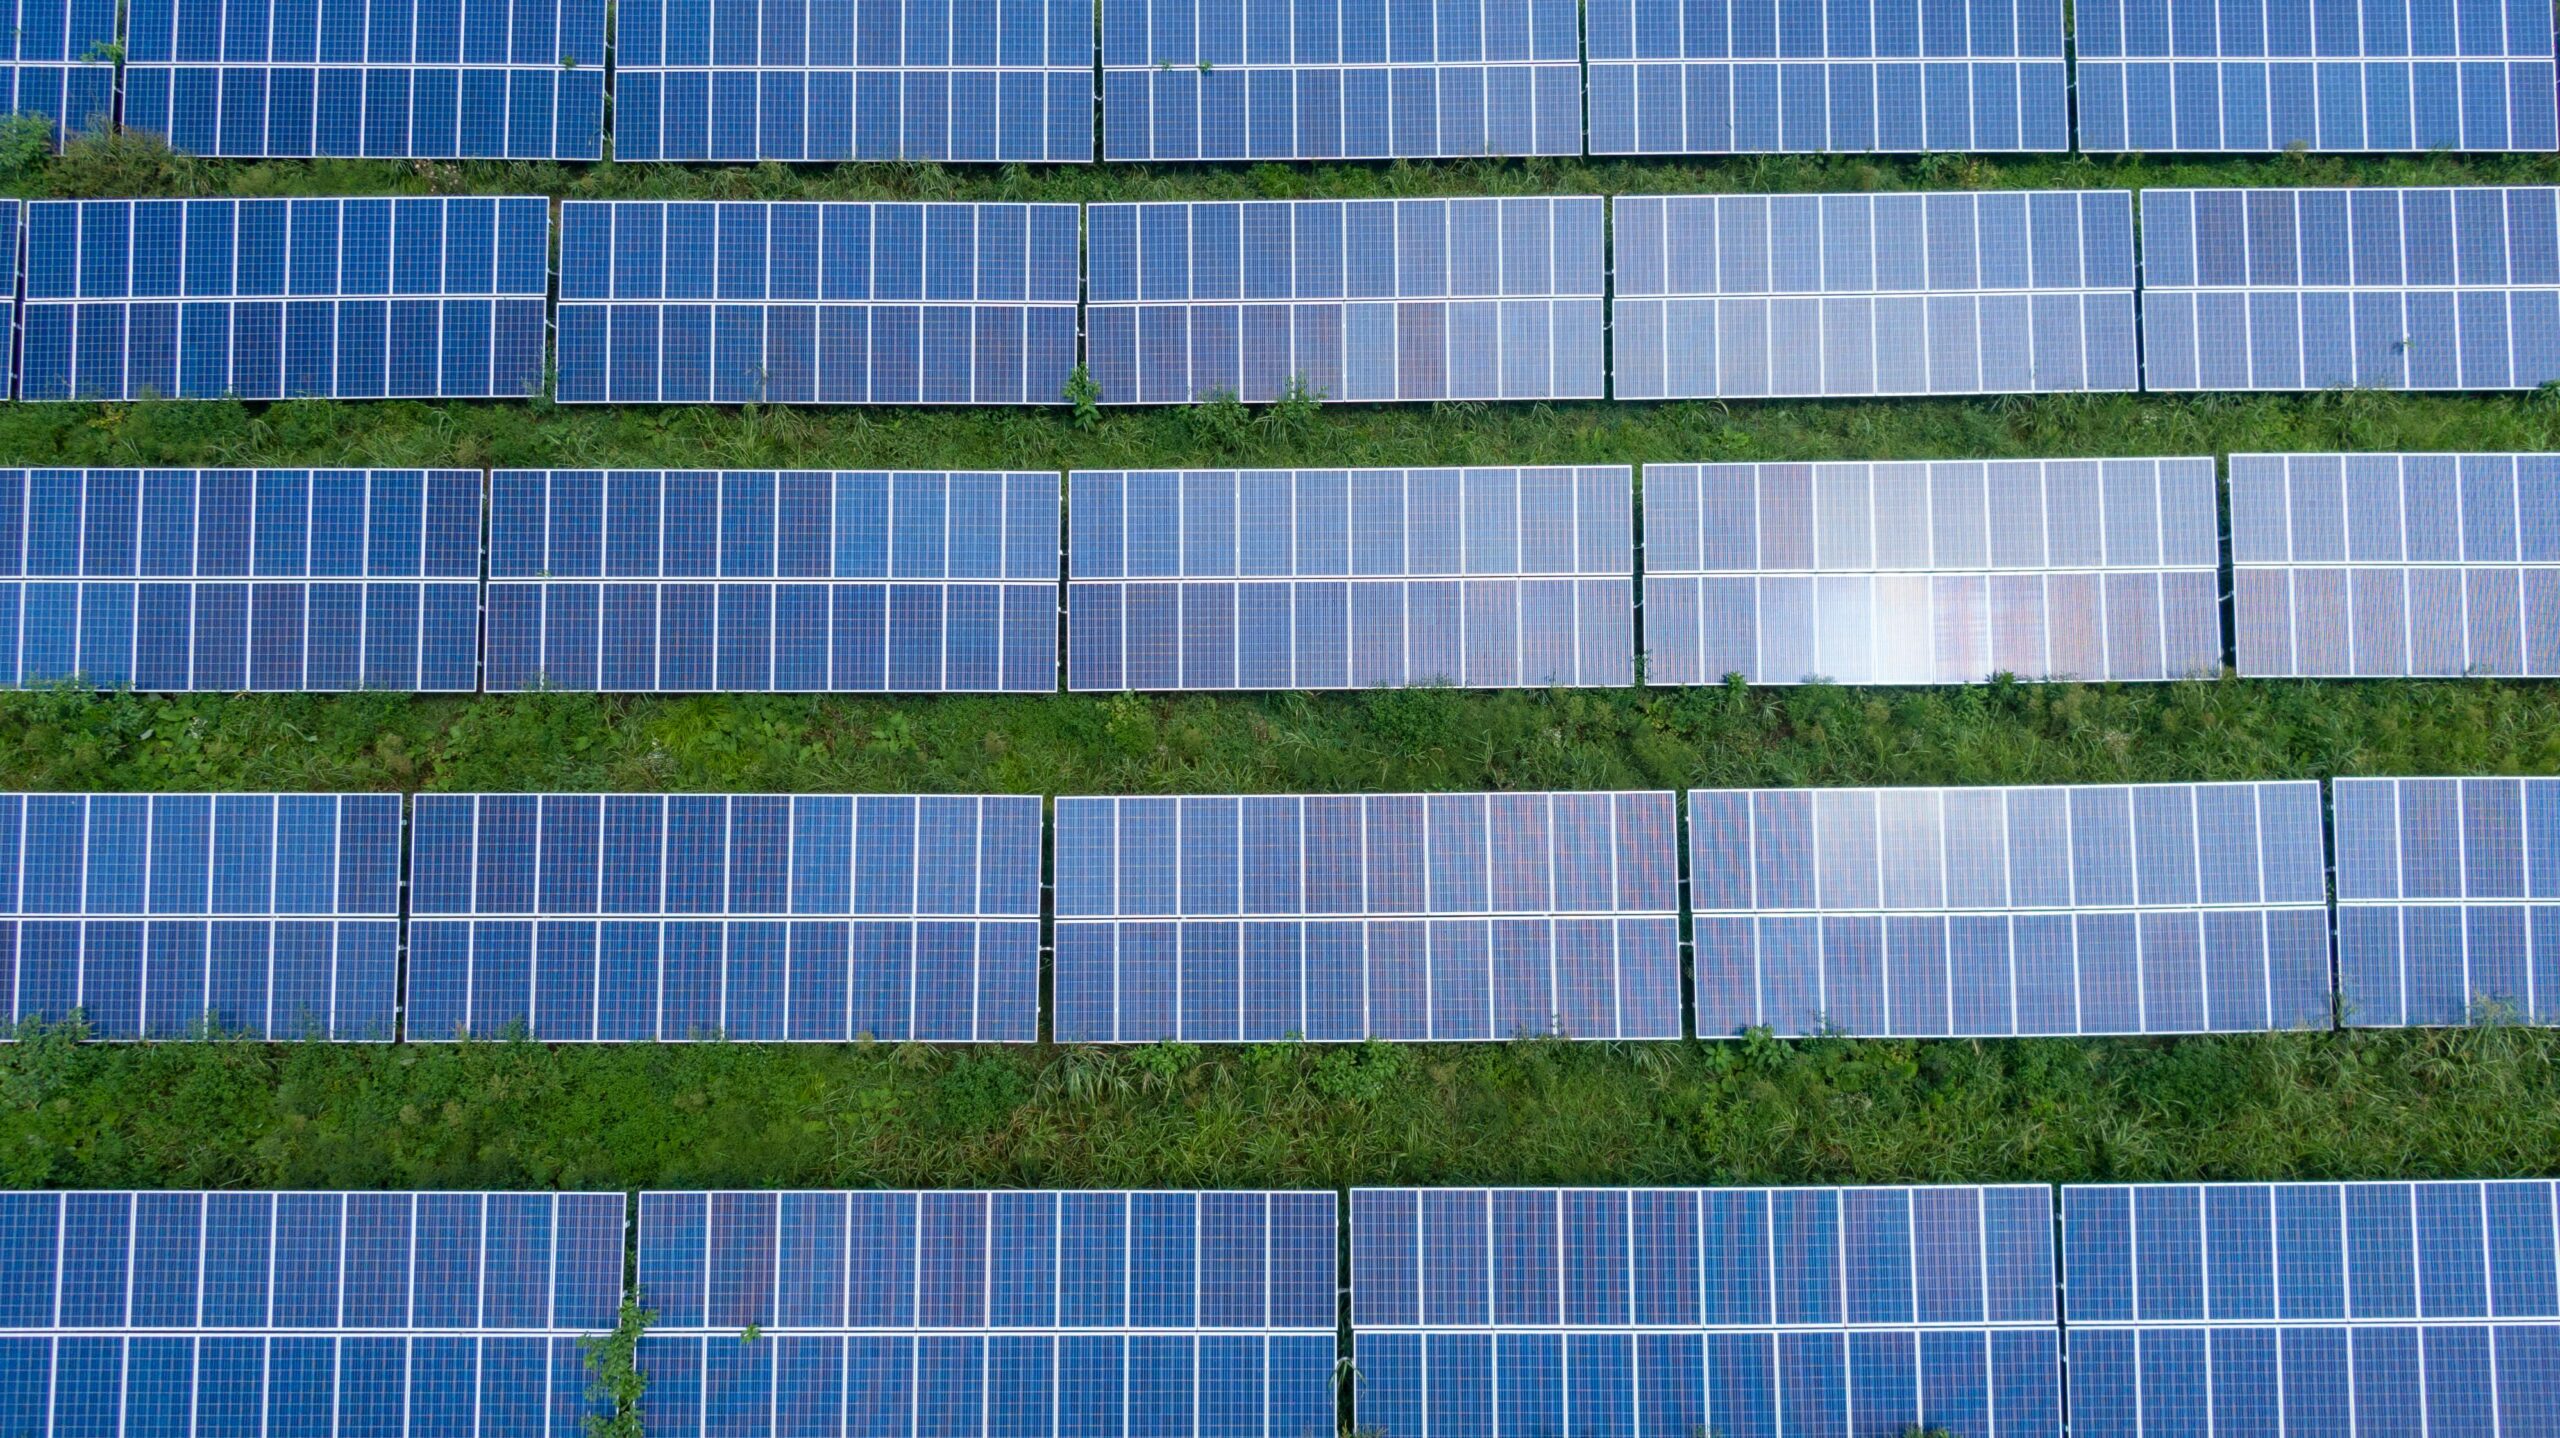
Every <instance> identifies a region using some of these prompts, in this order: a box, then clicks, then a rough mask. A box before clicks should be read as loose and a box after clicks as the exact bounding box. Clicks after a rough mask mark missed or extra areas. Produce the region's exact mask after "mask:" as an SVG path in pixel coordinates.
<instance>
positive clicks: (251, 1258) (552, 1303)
mask: <svg viewBox="0 0 2560 1438" xmlns="http://www.w3.org/2000/svg"><path fill="white" fill-rule="evenodd" d="M622 1215H623V1198H622V1195H621V1194H618V1193H562V1194H549V1193H260V1192H223V1193H95V1192H85V1193H25V1192H21V1193H6V1194H0V1430H5V1431H7V1432H10V1433H17V1434H39V1433H47V1434H50V1433H59V1434H74V1433H101V1434H103V1433H118V1434H122V1433H132V1434H141V1433H201V1434H215V1433H274V1434H286V1433H296V1434H311V1435H331V1434H342V1433H343V1434H348V1435H354V1434H401V1433H414V1434H419V1435H425V1434H430V1433H437V1434H453V1435H485V1438H577V1435H578V1434H580V1433H581V1432H582V1431H583V1425H584V1424H585V1423H586V1421H587V1420H588V1419H589V1418H590V1417H592V1416H597V1415H599V1414H601V1413H602V1412H604V1411H605V1410H603V1409H602V1408H601V1407H600V1406H599V1405H598V1404H597V1403H596V1402H594V1400H593V1399H591V1398H590V1396H589V1394H588V1386H589V1384H590V1382H591V1381H592V1379H591V1377H590V1375H589V1374H588V1372H587V1369H586V1365H585V1362H584V1358H583V1355H581V1353H580V1352H579V1348H578V1344H579V1341H580V1338H581V1336H583V1335H592V1334H601V1333H605V1332H609V1331H611V1329H612V1328H613V1325H614V1312H615V1309H616V1308H617V1307H618V1306H619V1304H620V1303H621V1299H622V1237H623V1220H622Z"/></svg>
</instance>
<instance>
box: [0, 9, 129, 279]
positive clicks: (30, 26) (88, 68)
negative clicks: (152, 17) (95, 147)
mask: <svg viewBox="0 0 2560 1438" xmlns="http://www.w3.org/2000/svg"><path fill="white" fill-rule="evenodd" d="M7 14H8V18H9V26H8V30H7V32H6V33H5V34H0V115H41V116H43V117H44V118H45V119H46V120H47V121H49V122H51V124H52V126H53V147H54V148H55V149H56V150H59V149H61V148H62V145H63V142H64V141H66V140H68V139H70V138H71V137H72V136H74V135H89V134H97V133H101V132H103V131H105V130H106V129H107V128H108V127H109V126H110V125H112V124H114V122H115V118H116V61H115V44H116V5H115V0H67V3H65V0H54V3H45V4H30V3H28V0H18V3H17V4H15V5H13V6H11V7H9V10H8V12H7ZM0 208H6V209H8V210H11V211H14V210H16V209H17V208H18V207H17V206H16V205H15V204H11V205H7V206H5V207H0ZM13 219H14V217H13ZM12 229H13V231H14V224H13V226H12ZM11 239H12V243H11V244H10V246H9V248H10V249H11V250H13V251H14V250H15V248H16V245H15V243H14V240H15V236H14V233H13V234H12V237H11ZM12 258H13V261H14V256H13V257H12Z"/></svg>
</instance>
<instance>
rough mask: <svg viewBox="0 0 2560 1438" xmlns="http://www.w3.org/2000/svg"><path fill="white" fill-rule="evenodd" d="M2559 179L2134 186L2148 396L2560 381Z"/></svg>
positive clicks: (2532, 384)
mask: <svg viewBox="0 0 2560 1438" xmlns="http://www.w3.org/2000/svg"><path fill="white" fill-rule="evenodd" d="M2555 196H2560V190H2553V189H2548V188H2527V187H2517V188H2513V189H2499V188H2495V187H2488V186H2480V187H2473V188H2466V189H2423V190H2422V189H2409V190H2395V189H2358V190H2283V189H2275V190H2145V191H2143V192H2142V364H2143V384H2144V387H2145V388H2148V389H2154V390H2205V389H2226V390H2249V389H2260V390H2296V389H2343V388H2349V387H2352V388H2356V389H2533V388H2536V387H2537V386H2540V385H2541V384H2543V383H2545V382H2546V381H2549V380H2553V379H2560V222H2555V218H2554V214H2553V202H2554V198H2555Z"/></svg>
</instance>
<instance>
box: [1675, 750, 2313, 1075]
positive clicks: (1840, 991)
mask: <svg viewBox="0 0 2560 1438" xmlns="http://www.w3.org/2000/svg"><path fill="white" fill-rule="evenodd" d="M2324 849H2325V846H2324V843H2323V839H2322V834H2321V827H2320V786H2319V785H2318V784H2316V783H2312V782H2309V781H2304V782H2301V783H2269V784H2136V785H2131V786H2127V785H2109V786H2103V787H2101V786H2086V787H2077V788H2062V787H2043V788H2014V789H1823V790H1804V789H1759V790H1750V789H1723V790H1714V789H1700V790H1695V791H1693V792H1692V793H1691V794H1690V796H1689V854H1690V870H1689V899H1690V908H1691V911H1692V913H1693V914H1694V915H1695V920H1694V929H1693V933H1694V935H1695V949H1694V952H1695V964H1696V980H1697V1004H1698V1032H1699V1033H1700V1034H1702V1035H1717V1036H1723V1035H1732V1034H1738V1033H1740V1032H1741V1031H1743V1030H1744V1029H1746V1028H1751V1027H1755V1026H1765V1027H1767V1028H1769V1029H1771V1030H1773V1031H1775V1032H1777V1033H1779V1034H1811V1033H1825V1032H1832V1033H1843V1034H1852V1035H1894V1036H1898V1037H1899V1036H1928V1035H1950V1036H1963V1035H2001V1034H2169V1033H2201V1032H2208V1031H2252V1030H2260V1031H2262V1030H2273V1029H2292V1028H2304V1027H2319V1028H2326V1027H2327V1026H2328V1023H2329V1019H2330V999H2329V914H2328V906H2327V903H2326V899H2327V893H2326V879H2327V875H2326V873H2325V868H2326V865H2325V864H2324V862H2323V861H2324V858H2325V853H2324Z"/></svg>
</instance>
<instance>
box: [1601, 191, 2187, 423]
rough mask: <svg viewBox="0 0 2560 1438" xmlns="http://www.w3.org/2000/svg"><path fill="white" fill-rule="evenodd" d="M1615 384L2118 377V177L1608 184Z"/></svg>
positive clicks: (1791, 388)
mask: <svg viewBox="0 0 2560 1438" xmlns="http://www.w3.org/2000/svg"><path fill="white" fill-rule="evenodd" d="M1613 262H1614V264H1615V266H1616V270H1615V274H1616V279H1617V290H1616V298H1615V300H1614V301H1612V305H1611V310H1610V322H1611V325H1612V328H1613V330H1614V341H1613V343H1614V351H1613V353H1614V356H1615V358H1614V361H1613V363H1614V365H1615V369H1614V372H1613V373H1614V380H1615V389H1614V391H1613V392H1614V393H1615V394H1616V396H1617V397H1618V398H1620V399H1715V398H1741V397H1759V398H1797V397H1819V396H1825V395H1918V394H2019V393H2026V392H2030V391H2032V392H2037V393H2051V392H2056V391H2080V390H2130V389H2133V388H2135V387H2136V364H2135V360H2134V328H2133V196H2132V194H2131V193H2130V192H2129V191H2124V190H2045V191H2037V192H2033V193H2028V192H2010V193H2002V194H1894V195H1671V196H1654V197H1636V196H1627V197H1622V198H1620V199H1619V200H1618V201H1617V230H1616V246H1615V249H1614V251H1613Z"/></svg>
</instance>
